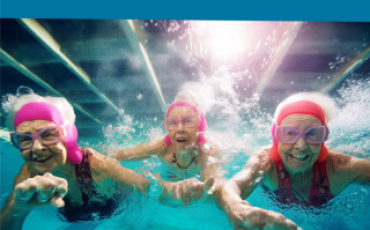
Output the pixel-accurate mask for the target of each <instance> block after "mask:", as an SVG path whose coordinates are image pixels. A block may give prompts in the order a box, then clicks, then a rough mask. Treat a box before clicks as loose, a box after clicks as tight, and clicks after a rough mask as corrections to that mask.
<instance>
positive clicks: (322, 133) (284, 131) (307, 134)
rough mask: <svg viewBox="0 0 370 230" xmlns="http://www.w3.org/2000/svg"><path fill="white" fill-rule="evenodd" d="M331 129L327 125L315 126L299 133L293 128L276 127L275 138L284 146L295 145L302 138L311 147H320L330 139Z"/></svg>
mask: <svg viewBox="0 0 370 230" xmlns="http://www.w3.org/2000/svg"><path fill="white" fill-rule="evenodd" d="M328 135H329V129H328V127H327V126H325V125H319V126H313V127H310V128H308V129H307V130H306V131H304V132H299V131H298V130H297V129H296V128H294V127H292V126H276V129H275V137H276V138H277V139H278V140H279V141H280V142H282V143H284V144H289V145H291V144H294V143H296V142H297V141H298V139H299V138H300V137H303V139H304V140H305V141H306V142H307V143H308V144H310V145H318V144H321V143H322V142H324V141H326V140H327V139H328Z"/></svg>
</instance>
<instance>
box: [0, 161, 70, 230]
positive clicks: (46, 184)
mask: <svg viewBox="0 0 370 230" xmlns="http://www.w3.org/2000/svg"><path fill="white" fill-rule="evenodd" d="M31 173H32V172H31V171H30V169H29V168H28V167H27V165H26V164H24V165H23V166H22V169H21V171H20V173H19V174H18V176H17V177H16V178H15V180H14V191H13V192H12V193H11V195H10V196H9V198H8V200H7V202H6V205H5V207H4V209H3V210H2V211H1V217H0V219H1V228H4V229H16V230H18V229H19V230H20V229H22V226H23V223H24V220H25V219H26V217H27V216H28V214H29V213H30V212H31V210H32V209H35V208H38V207H42V206H48V205H51V206H54V207H63V206H64V201H63V197H64V195H65V194H66V193H67V186H68V185H67V181H66V180H64V179H62V178H57V177H53V176H52V175H51V174H50V173H46V174H45V175H44V176H35V177H34V178H30V174H31ZM32 174H34V173H32Z"/></svg>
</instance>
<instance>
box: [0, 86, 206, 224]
mask: <svg viewBox="0 0 370 230" xmlns="http://www.w3.org/2000/svg"><path fill="white" fill-rule="evenodd" d="M31 91H32V90H31ZM3 107H4V108H5V110H6V111H7V112H8V117H7V126H8V129H9V130H11V129H13V128H14V129H15V133H13V134H11V140H12V143H13V145H14V146H15V147H16V148H17V149H20V151H21V154H22V157H23V159H24V161H25V164H23V166H22V168H21V170H20V172H19V174H18V175H17V176H16V177H15V179H14V191H13V192H12V193H11V194H10V196H9V198H8V199H7V202H6V205H5V207H4V208H3V210H2V212H1V217H0V219H1V220H0V221H1V222H0V223H1V227H2V228H3V229H22V225H23V222H24V220H25V218H26V217H27V215H28V214H29V213H30V212H31V211H32V210H33V209H36V208H39V207H44V206H53V207H56V208H59V212H60V213H61V214H62V215H63V216H64V218H65V220H66V221H68V222H77V221H86V220H91V219H93V215H92V214H93V213H98V215H99V216H100V219H104V218H108V217H110V216H112V215H116V214H119V213H116V212H115V211H116V209H117V207H118V206H119V202H120V201H124V199H125V197H126V196H127V194H129V193H130V192H132V191H137V192H139V193H143V194H146V195H147V196H149V197H152V198H158V199H159V200H160V201H161V202H165V203H169V204H182V203H183V204H189V203H190V201H191V200H198V199H202V198H203V197H205V196H207V192H208V190H209V189H210V187H212V185H213V178H210V179H209V180H207V181H206V182H205V183H202V182H199V181H197V180H195V179H192V180H184V181H181V182H178V183H172V182H166V181H163V180H161V179H160V178H157V179H146V178H145V177H143V176H141V175H139V174H136V173H134V172H133V171H132V170H129V169H126V168H124V167H122V166H121V165H120V164H119V162H118V161H116V160H115V159H112V158H109V157H106V156H104V155H102V154H100V153H98V152H96V151H94V150H93V149H87V148H80V147H78V146H77V137H78V133H77V129H76V126H75V125H74V121H75V114H74V111H73V108H72V106H71V105H70V104H69V103H68V102H67V100H66V99H64V98H61V97H41V96H39V95H37V94H34V93H33V92H32V93H30V94H27V95H22V96H14V97H10V99H9V100H8V101H4V102H3Z"/></svg>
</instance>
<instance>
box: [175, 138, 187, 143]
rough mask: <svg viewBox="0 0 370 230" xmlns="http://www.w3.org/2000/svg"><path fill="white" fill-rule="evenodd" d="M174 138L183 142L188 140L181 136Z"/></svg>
mask: <svg viewBox="0 0 370 230" xmlns="http://www.w3.org/2000/svg"><path fill="white" fill-rule="evenodd" d="M176 140H177V142H179V143H185V142H187V141H188V139H186V138H183V137H179V138H177V139H176Z"/></svg>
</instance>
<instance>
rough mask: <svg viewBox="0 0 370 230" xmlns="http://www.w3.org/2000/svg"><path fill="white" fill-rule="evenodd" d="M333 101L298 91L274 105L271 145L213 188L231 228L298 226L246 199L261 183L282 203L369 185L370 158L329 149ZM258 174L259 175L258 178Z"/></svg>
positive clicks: (317, 202)
mask: <svg viewBox="0 0 370 230" xmlns="http://www.w3.org/2000/svg"><path fill="white" fill-rule="evenodd" d="M335 111H336V108H335V104H334V101H333V100H332V99H330V98H328V97H326V96H324V95H322V94H319V93H300V94H296V95H293V96H291V97H288V98H287V99H286V100H284V101H283V102H281V104H279V105H278V107H277V109H276V112H275V116H274V120H275V121H274V124H273V127H272V137H273V146H272V147H271V148H266V149H263V150H261V151H260V152H258V153H257V154H254V155H252V156H251V157H250V158H249V160H248V162H247V164H246V165H245V167H244V169H243V170H242V171H241V172H239V173H238V174H236V175H235V176H234V177H232V178H231V179H230V180H228V181H226V182H225V183H224V184H223V186H220V187H219V188H218V190H217V192H216V195H217V203H218V205H219V207H220V208H221V209H222V210H224V211H225V213H226V214H227V216H228V218H229V221H230V222H231V223H232V225H233V226H234V228H235V229H254V228H258V229H297V226H296V224H294V223H293V222H292V221H290V220H288V219H286V218H285V217H284V216H282V215H281V214H278V213H274V212H271V211H268V210H263V209H260V208H257V207H252V206H251V205H250V204H249V203H248V202H247V201H245V199H246V198H248V196H249V195H250V194H251V193H252V191H253V190H254V189H255V187H256V186H257V185H258V184H260V185H262V186H263V188H264V189H266V190H269V191H273V192H274V193H275V195H276V197H277V200H278V201H280V202H281V203H284V204H303V205H307V206H315V207H317V206H323V205H325V204H326V203H327V202H328V201H329V200H330V199H332V198H333V197H334V196H336V195H338V194H340V193H341V191H343V189H344V188H345V187H347V186H348V185H349V184H350V183H360V184H369V182H370V161H368V160H365V159H360V158H355V157H351V156H348V155H345V154H341V153H337V152H335V151H332V150H328V149H327V148H326V147H325V144H324V142H325V141H326V140H327V137H328V134H329V129H328V127H327V123H329V122H330V121H331V120H332V118H333V117H334V115H335ZM260 179H262V180H260Z"/></svg>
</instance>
